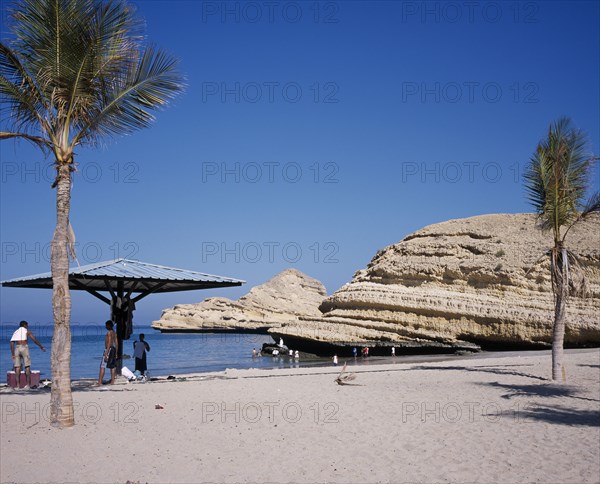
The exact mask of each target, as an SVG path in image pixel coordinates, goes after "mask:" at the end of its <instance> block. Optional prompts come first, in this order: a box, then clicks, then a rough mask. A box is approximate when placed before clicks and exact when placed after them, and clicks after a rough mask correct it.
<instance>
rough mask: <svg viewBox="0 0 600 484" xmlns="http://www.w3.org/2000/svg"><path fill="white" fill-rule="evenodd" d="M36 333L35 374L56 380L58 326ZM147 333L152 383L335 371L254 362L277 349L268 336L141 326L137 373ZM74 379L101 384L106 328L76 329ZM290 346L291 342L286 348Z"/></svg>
mask: <svg viewBox="0 0 600 484" xmlns="http://www.w3.org/2000/svg"><path fill="white" fill-rule="evenodd" d="M16 329H17V326H16V325H10V326H9V325H0V339H1V343H0V375H2V379H4V375H6V372H7V371H9V370H12V369H13V368H12V358H11V353H10V338H11V336H12V334H13V332H14V331H15V330H16ZM29 329H30V331H31V332H32V333H33V335H34V336H35V337H36V339H37V340H38V341H39V342H40V343H41V344H42V346H44V347H45V348H46V352H43V351H42V350H41V349H40V348H39V347H38V346H37V345H36V344H35V343H33V342H31V341H30V342H29V353H30V356H31V369H32V370H37V371H40V372H41V373H40V378H41V379H42V380H43V379H46V378H47V379H50V378H51V372H50V353H51V348H52V334H53V331H54V328H53V326H52V325H36V324H30V325H29ZM140 333H144V336H145V340H146V342H147V343H148V344H149V345H150V352H149V353H148V354H147V357H146V358H147V364H148V373H149V375H150V377H154V376H157V377H158V376H168V375H181V374H185V373H204V372H216V371H223V370H225V369H227V368H237V369H245V368H265V369H269V368H290V367H305V366H325V365H330V364H331V360H330V359H329V358H318V357H316V356H313V355H306V354H302V355H301V357H300V358H299V359H295V358H291V359H290V358H288V357H287V356H284V357H277V358H274V357H272V356H262V357H254V358H253V357H252V350H253V349H254V348H256V350H260V349H261V348H262V345H263V343H273V339H272V338H271V337H270V336H268V335H264V334H248V333H243V334H238V333H161V332H160V331H157V330H155V329H153V328H151V327H150V326H146V327H144V326H137V327H136V328H135V333H134V334H133V335H132V336H131V338H130V339H129V340H127V341H125V342H124V346H123V354H124V360H123V365H124V366H127V367H128V368H129V369H130V370H131V371H133V370H134V369H135V360H134V359H133V357H132V355H133V342H134V341H135V340H136V339H138V336H139V334H140ZM71 335H72V339H71V341H72V343H71V378H72V379H85V378H98V371H99V367H100V361H101V358H102V353H103V351H104V337H105V335H106V329H105V328H104V324H97V325H95V324H85V325H83V324H81V325H77V324H72V325H71ZM284 343H285V342H284Z"/></svg>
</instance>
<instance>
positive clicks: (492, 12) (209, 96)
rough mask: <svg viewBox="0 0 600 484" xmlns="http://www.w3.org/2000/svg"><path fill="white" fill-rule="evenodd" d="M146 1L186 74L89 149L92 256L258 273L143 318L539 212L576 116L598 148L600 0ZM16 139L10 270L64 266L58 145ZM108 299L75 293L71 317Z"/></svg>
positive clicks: (5, 264) (82, 258)
mask: <svg viewBox="0 0 600 484" xmlns="http://www.w3.org/2000/svg"><path fill="white" fill-rule="evenodd" d="M135 3H136V5H137V6H138V13H139V14H140V15H141V16H143V17H144V18H145V19H146V22H147V33H148V38H149V40H151V41H152V42H153V43H155V44H157V45H158V46H160V47H163V48H165V49H166V50H168V51H169V52H170V53H172V54H174V55H176V56H177V57H179V58H180V59H181V69H182V71H183V72H184V73H185V75H186V77H187V83H188V88H187V91H186V92H185V94H184V95H182V96H180V97H179V98H178V99H177V100H176V101H175V102H174V103H173V105H172V106H171V107H170V108H169V109H168V110H166V111H164V112H160V113H158V115H157V122H156V123H155V124H154V125H153V126H152V128H151V129H148V130H145V131H140V132H138V133H136V134H134V135H132V136H128V137H122V138H115V139H113V140H107V143H106V144H105V146H103V147H101V148H99V149H91V148H80V149H78V151H77V161H78V163H79V172H78V173H77V174H76V175H75V181H74V188H73V193H72V212H71V220H72V224H73V227H74V230H75V233H76V236H77V240H78V257H79V262H80V263H81V265H84V264H88V263H93V262H98V261H101V260H107V259H113V258H115V257H129V258H134V259H139V260H143V261H147V262H153V263H157V264H162V265H168V266H174V267H182V268H186V269H192V270H197V271H201V272H207V273H212V274H219V275H224V276H230V277H236V278H241V279H244V280H246V281H247V285H246V286H244V287H242V288H232V289H224V290H219V291H216V290H214V291H204V292H199V291H196V292H189V293H174V294H167V295H154V296H151V297H148V298H147V299H144V300H143V301H142V302H140V304H139V305H138V309H137V311H136V315H135V319H134V321H135V322H136V323H138V324H148V323H150V322H151V321H152V320H155V319H158V318H159V317H160V314H161V311H162V309H163V308H165V307H169V306H172V305H174V304H178V303H192V302H197V301H200V300H202V299H203V298H205V297H209V296H215V295H219V296H225V297H231V298H237V297H239V296H241V295H242V294H244V293H245V292H247V291H248V290H249V289H250V287H252V286H254V285H256V284H259V283H262V282H264V281H265V280H267V279H269V278H270V277H272V276H273V275H275V274H276V273H278V272H279V271H281V270H283V269H285V268H286V267H295V268H297V269H299V270H301V271H303V272H305V273H306V274H308V275H310V276H313V277H315V278H317V279H319V280H321V281H322V282H323V283H324V284H325V286H326V287H327V290H328V292H329V293H332V292H333V291H335V290H336V289H338V288H339V287H340V286H342V285H343V284H344V283H346V282H348V281H349V280H350V279H351V278H352V275H353V274H354V272H355V271H356V270H358V269H361V268H364V267H365V266H366V265H367V264H368V262H369V261H370V259H371V258H372V257H373V256H374V255H375V253H376V251H377V250H379V249H381V248H383V247H385V246H387V245H389V244H393V243H395V242H398V241H400V240H401V239H402V238H403V237H404V236H406V235H408V234H409V233H411V232H413V231H414V230H416V229H418V228H420V227H423V226H425V225H428V224H432V223H436V222H440V221H443V220H447V219H452V218H461V217H468V216H473V215H478V214H485V213H516V212H526V211H530V210H531V209H530V206H529V205H528V203H527V201H526V199H525V196H524V189H523V185H522V181H521V179H520V177H521V176H522V173H523V171H524V170H525V168H526V166H527V163H528V160H529V157H530V155H531V153H532V152H533V150H534V148H535V146H536V144H537V142H538V141H539V139H540V138H542V137H543V136H544V134H545V132H546V130H547V127H548V125H549V123H550V122H551V121H553V120H555V119H556V118H558V117H559V116H562V115H567V116H570V117H571V118H572V119H573V121H574V122H575V124H576V125H577V126H578V127H580V128H581V129H583V130H585V131H586V132H587V133H588V135H589V138H590V151H593V152H594V153H596V154H598V153H600V122H599V113H600V100H599V86H600V67H599V64H600V60H599V59H600V52H599V50H600V47H599V46H600V34H599V30H600V27H599V26H600V6H599V5H600V4H599V2H592V1H590V2H576V1H568V2H558V1H556V2H476V4H475V3H473V2H460V1H459V2H420V1H419V2H319V3H315V2H261V1H257V2H220V1H219V2H201V1H178V0H169V1H162V0H158V1H143V2H141V1H138V2H135ZM2 15H3V23H2V38H3V40H4V39H6V35H7V34H6V29H5V20H6V18H5V17H6V3H5V2H2ZM0 156H1V168H2V178H1V180H0V190H1V194H0V202H1V207H0V215H1V221H0V239H1V243H2V254H1V256H2V260H1V274H0V277H1V278H2V279H8V278H13V277H18V276H24V275H29V274H35V273H39V272H46V271H49V268H50V263H49V242H50V240H51V237H52V232H53V228H54V223H55V206H54V203H55V193H54V191H53V190H52V189H51V188H50V183H51V173H52V170H51V168H50V165H51V160H50V159H44V158H43V156H42V155H41V154H40V153H38V152H37V151H36V150H35V149H34V148H32V147H31V146H29V145H27V144H25V143H14V142H12V141H7V142H2V143H1V144H0ZM598 173H599V171H598V169H596V170H595V172H594V176H593V184H594V188H595V189H596V190H597V189H598V185H599V179H600V177H599V175H598ZM0 297H1V305H0V306H1V307H0V321H2V322H5V323H6V322H15V321H18V320H20V319H28V320H29V321H34V322H39V323H46V322H50V321H51V291H43V290H35V289H31V290H28V289H10V288H3V289H0ZM107 316H108V308H107V306H105V305H104V304H103V303H101V302H99V301H96V300H95V299H94V298H93V297H92V296H90V295H88V294H86V293H79V292H74V293H73V316H72V320H73V322H75V323H86V322H101V321H104V320H105V319H106V318H107Z"/></svg>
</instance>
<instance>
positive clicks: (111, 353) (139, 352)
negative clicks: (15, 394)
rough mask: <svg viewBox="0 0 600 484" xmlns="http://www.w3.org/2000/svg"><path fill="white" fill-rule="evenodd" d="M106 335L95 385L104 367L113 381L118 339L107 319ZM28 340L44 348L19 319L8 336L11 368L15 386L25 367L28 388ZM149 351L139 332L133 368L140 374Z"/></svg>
mask: <svg viewBox="0 0 600 484" xmlns="http://www.w3.org/2000/svg"><path fill="white" fill-rule="evenodd" d="M105 327H106V336H105V337H104V353H103V354H102V358H101V360H100V373H99V375H98V381H97V383H96V385H102V380H103V378H104V373H105V372H106V369H109V370H110V384H111V385H112V384H114V383H115V377H116V372H117V360H118V351H117V349H118V344H119V343H118V341H117V333H115V330H114V323H113V322H112V321H107V322H106V323H105ZM29 340H31V341H33V342H34V343H35V344H36V345H38V346H39V347H40V349H41V350H42V351H46V348H44V346H42V344H41V343H40V342H39V341H38V340H37V339H36V337H35V336H34V334H33V332H32V331H31V330H30V329H29V323H28V322H27V321H21V322H20V323H19V328H18V329H17V330H16V331H15V332H14V333H13V335H12V337H11V338H10V352H11V355H12V361H13V368H14V369H15V379H16V387H17V388H20V387H21V367H24V369H25V379H26V383H25V386H24V387H23V388H24V389H29V388H31V387H32V385H31V355H30V354H29V345H28V342H29ZM148 351H150V345H149V344H148V343H147V342H146V341H145V335H144V334H143V333H141V334H140V337H139V340H136V341H134V343H133V357H134V358H135V370H136V371H139V372H140V374H141V375H142V376H145V375H146V372H147V371H148V365H147V363H146V353H147V352H148Z"/></svg>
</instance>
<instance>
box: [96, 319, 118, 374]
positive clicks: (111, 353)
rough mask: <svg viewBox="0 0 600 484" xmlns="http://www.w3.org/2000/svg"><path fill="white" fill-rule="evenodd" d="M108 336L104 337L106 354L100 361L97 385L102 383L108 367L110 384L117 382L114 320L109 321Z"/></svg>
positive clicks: (107, 326)
mask: <svg viewBox="0 0 600 484" xmlns="http://www.w3.org/2000/svg"><path fill="white" fill-rule="evenodd" d="M105 326H106V337H105V338H104V354H103V355H102V361H101V363H100V375H98V383H97V385H102V379H103V378H104V371H105V369H106V368H108V369H109V370H110V384H111V385H113V384H114V383H115V375H116V373H117V333H115V330H114V329H113V328H114V324H113V322H112V321H107V322H106V323H105Z"/></svg>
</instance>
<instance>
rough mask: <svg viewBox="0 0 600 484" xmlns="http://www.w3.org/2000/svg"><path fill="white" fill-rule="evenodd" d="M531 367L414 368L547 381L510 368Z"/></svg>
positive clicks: (417, 367) (417, 368) (416, 368)
mask: <svg viewBox="0 0 600 484" xmlns="http://www.w3.org/2000/svg"><path fill="white" fill-rule="evenodd" d="M527 366H533V365H497V366H490V365H483V366H416V367H414V369H415V370H438V371H439V370H453V371H474V372H481V373H493V374H495V375H506V376H522V377H524V378H530V379H532V380H540V381H549V380H548V379H547V378H544V377H541V376H537V375H532V374H531V373H524V372H522V371H518V370H513V369H511V368H515V367H516V368H521V367H527Z"/></svg>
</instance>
